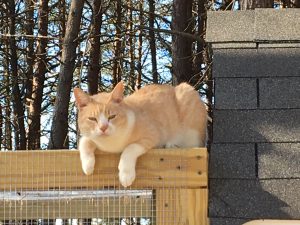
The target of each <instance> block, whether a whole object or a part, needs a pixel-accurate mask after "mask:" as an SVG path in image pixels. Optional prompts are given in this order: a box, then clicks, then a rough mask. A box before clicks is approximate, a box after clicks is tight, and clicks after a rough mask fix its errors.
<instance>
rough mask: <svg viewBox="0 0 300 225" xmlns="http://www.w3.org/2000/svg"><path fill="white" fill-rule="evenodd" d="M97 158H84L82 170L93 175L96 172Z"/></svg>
mask: <svg viewBox="0 0 300 225" xmlns="http://www.w3.org/2000/svg"><path fill="white" fill-rule="evenodd" d="M94 167H95V158H94V157H89V158H85V159H82V170H83V172H84V173H85V174H86V175H91V174H92V173H93V172H94Z"/></svg>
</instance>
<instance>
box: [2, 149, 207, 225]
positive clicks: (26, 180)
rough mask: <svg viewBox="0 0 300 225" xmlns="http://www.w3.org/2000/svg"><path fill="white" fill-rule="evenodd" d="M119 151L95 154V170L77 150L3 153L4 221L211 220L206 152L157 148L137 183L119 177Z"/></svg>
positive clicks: (142, 162) (140, 167)
mask: <svg viewBox="0 0 300 225" xmlns="http://www.w3.org/2000/svg"><path fill="white" fill-rule="evenodd" d="M119 157H120V156H119V155H118V154H107V153H102V152H100V151H98V152H97V153H96V166H95V171H94V174H93V175H91V176H86V175H84V174H83V172H82V170H81V163H80V159H79V152H78V151H74V150H51V151H50V150H47V151H46V150H44V151H17V152H11V151H7V152H0V221H17V220H33V219H56V218H62V219H68V218H102V219H103V218H104V219H105V218H106V219H107V218H149V219H150V220H151V224H172V225H173V224H199V225H200V224H201V225H206V224H208V219H207V198H208V197H207V195H208V190H207V158H208V155H207V150H206V149H205V148H195V149H155V150H151V151H149V152H148V153H147V154H145V155H143V156H141V157H140V158H139V159H138V163H137V177H136V180H135V182H134V183H133V185H132V186H131V187H129V188H126V189H124V188H123V187H121V186H120V184H119V181H118V169H117V168H118V161H119Z"/></svg>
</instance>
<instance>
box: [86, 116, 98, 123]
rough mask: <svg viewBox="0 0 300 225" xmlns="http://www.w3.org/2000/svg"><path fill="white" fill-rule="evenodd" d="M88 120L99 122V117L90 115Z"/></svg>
mask: <svg viewBox="0 0 300 225" xmlns="http://www.w3.org/2000/svg"><path fill="white" fill-rule="evenodd" d="M88 120H90V121H94V122H97V119H96V118H95V117H88Z"/></svg>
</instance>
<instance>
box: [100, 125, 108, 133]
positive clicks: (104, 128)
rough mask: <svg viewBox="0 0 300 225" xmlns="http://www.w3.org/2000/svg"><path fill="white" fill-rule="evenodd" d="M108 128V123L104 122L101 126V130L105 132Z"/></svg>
mask: <svg viewBox="0 0 300 225" xmlns="http://www.w3.org/2000/svg"><path fill="white" fill-rule="evenodd" d="M107 128H108V124H102V125H101V126H100V130H101V131H102V132H105V131H106V130H107Z"/></svg>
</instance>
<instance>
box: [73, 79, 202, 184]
mask: <svg viewBox="0 0 300 225" xmlns="http://www.w3.org/2000/svg"><path fill="white" fill-rule="evenodd" d="M123 92H124V85H123V82H119V83H118V84H117V85H116V86H115V88H114V89H113V91H112V92H111V93H99V94H97V95H94V96H89V95H88V94H86V93H85V92H83V91H82V90H81V89H79V88H75V89H74V95H75V99H76V105H77V107H78V127H79V130H80V133H81V138H80V140H79V147H78V148H79V151H80V158H81V163H82V169H83V172H84V173H85V174H87V175H90V174H92V173H93V170H94V165H95V155H94V151H95V150H96V149H99V150H102V151H105V152H112V153H121V157H120V161H119V165H118V169H119V180H120V183H121V184H122V185H123V186H124V187H128V186H130V185H131V184H132V183H133V181H134V180H135V176H136V172H135V165H136V161H137V158H138V157H139V156H141V155H142V154H144V153H146V152H147V151H148V150H150V149H153V148H161V147H166V148H174V147H182V148H185V147H186V148H188V147H202V146H205V142H206V126H207V118H208V117H207V111H206V107H205V104H204V103H203V102H202V101H201V99H200V97H199V94H198V92H197V91H196V90H195V89H194V88H193V87H192V86H190V85H189V84H187V83H181V84H179V85H178V86H176V87H172V86H169V85H148V86H145V87H143V88H141V89H139V90H137V91H135V92H134V93H133V94H131V95H129V96H127V97H124V95H123Z"/></svg>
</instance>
